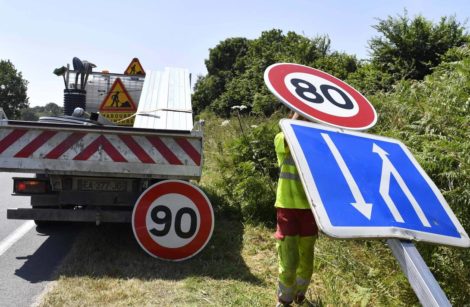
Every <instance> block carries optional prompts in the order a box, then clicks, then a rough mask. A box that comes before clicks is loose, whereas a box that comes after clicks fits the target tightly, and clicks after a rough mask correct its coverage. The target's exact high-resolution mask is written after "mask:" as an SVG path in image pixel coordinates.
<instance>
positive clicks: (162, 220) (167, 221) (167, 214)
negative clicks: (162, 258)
mask: <svg viewBox="0 0 470 307" xmlns="http://www.w3.org/2000/svg"><path fill="white" fill-rule="evenodd" d="M160 212H162V213H163V214H160V216H159V213H160ZM185 214H186V215H188V216H189V219H190V226H189V229H188V231H183V229H182V220H183V216H184V215H185ZM150 217H151V219H152V221H153V222H154V223H155V224H157V225H163V228H162V229H161V230H158V229H156V228H152V229H150V232H151V233H152V234H153V235H154V236H157V237H163V236H166V235H167V234H168V233H169V232H170V229H171V224H172V222H173V218H172V214H171V210H170V208H168V207H166V206H162V205H159V206H156V207H155V208H153V209H152V211H151V212H150ZM196 228H197V215H196V212H195V211H194V210H193V209H191V208H188V207H183V208H181V209H179V210H178V211H177V212H176V216H175V233H176V235H177V236H178V237H180V238H183V239H188V238H191V237H192V236H193V235H194V233H195V232H196Z"/></svg>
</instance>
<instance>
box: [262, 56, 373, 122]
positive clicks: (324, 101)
mask: <svg viewBox="0 0 470 307" xmlns="http://www.w3.org/2000/svg"><path fill="white" fill-rule="evenodd" d="M264 81H265V83H266V85H267V87H268V88H269V90H270V91H271V92H272V93H273V94H274V95H275V96H276V97H277V98H278V99H279V100H280V101H281V102H282V103H284V104H285V105H286V106H287V107H289V108H290V109H292V110H294V111H296V112H298V113H299V114H301V115H302V116H304V117H305V118H308V119H310V120H313V121H318V122H321V123H325V124H329V125H332V126H336V127H339V128H347V129H352V130H365V129H368V128H371V127H372V126H374V125H375V123H376V122H377V113H376V112H375V110H374V107H373V106H372V104H371V103H370V102H369V101H368V100H367V99H366V98H365V97H364V96H362V95H361V94H360V93H359V92H358V91H356V90H355V89H354V88H352V87H351V86H350V85H348V84H346V83H345V82H343V81H341V80H340V79H338V78H335V77H333V76H332V75H329V74H327V73H325V72H323V71H321V70H317V69H314V68H311V67H308V66H303V65H299V64H290V63H278V64H273V65H271V66H269V67H268V68H267V69H266V71H265V72H264Z"/></svg>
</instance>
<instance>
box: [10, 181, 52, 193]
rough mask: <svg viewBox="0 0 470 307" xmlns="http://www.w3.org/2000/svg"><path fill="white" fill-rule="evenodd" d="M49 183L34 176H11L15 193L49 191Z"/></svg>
mask: <svg viewBox="0 0 470 307" xmlns="http://www.w3.org/2000/svg"><path fill="white" fill-rule="evenodd" d="M50 190H51V189H50V186H49V183H48V182H47V181H45V180H40V179H36V178H13V192H14V193H15V194H45V193H48V192H50Z"/></svg>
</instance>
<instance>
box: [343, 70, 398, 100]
mask: <svg viewBox="0 0 470 307" xmlns="http://www.w3.org/2000/svg"><path fill="white" fill-rule="evenodd" d="M345 80H346V82H347V83H349V84H350V85H352V86H353V87H354V88H355V89H357V90H358V91H359V92H361V93H362V94H363V95H366V96H368V95H373V94H375V93H377V92H380V91H390V90H391V89H392V87H393V85H394V83H395V80H393V77H392V75H390V74H389V73H387V72H384V71H381V70H380V69H379V68H377V66H376V65H373V64H371V63H361V64H360V65H359V67H358V69H357V70H356V71H355V72H353V73H351V74H349V75H348V77H347V78H346V79H345Z"/></svg>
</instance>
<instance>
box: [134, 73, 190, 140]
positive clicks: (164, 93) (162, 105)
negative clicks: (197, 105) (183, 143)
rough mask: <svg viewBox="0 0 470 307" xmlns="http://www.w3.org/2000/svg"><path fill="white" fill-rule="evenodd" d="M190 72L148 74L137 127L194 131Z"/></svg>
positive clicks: (135, 124) (139, 107) (137, 116)
mask: <svg viewBox="0 0 470 307" xmlns="http://www.w3.org/2000/svg"><path fill="white" fill-rule="evenodd" d="M189 78H190V76H189V72H188V70H187V69H181V68H165V70H164V71H163V72H160V71H147V74H146V77H145V82H144V85H143V88H142V94H141V96H140V101H139V106H138V108H137V115H136V119H135V121H134V127H136V128H147V129H169V130H186V131H189V130H192V128H193V114H192V106H191V85H190V79H189Z"/></svg>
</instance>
